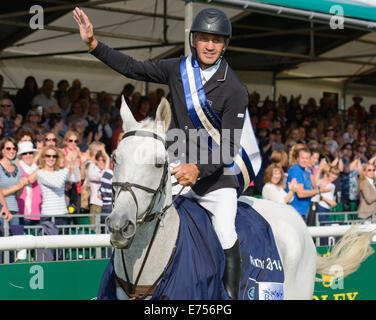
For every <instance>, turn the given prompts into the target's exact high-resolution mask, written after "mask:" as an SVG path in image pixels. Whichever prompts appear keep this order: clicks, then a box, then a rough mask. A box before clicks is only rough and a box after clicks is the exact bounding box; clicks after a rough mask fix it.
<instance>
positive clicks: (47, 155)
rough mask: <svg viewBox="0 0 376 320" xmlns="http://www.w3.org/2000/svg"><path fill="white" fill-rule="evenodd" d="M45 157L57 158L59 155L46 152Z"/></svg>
mask: <svg viewBox="0 0 376 320" xmlns="http://www.w3.org/2000/svg"><path fill="white" fill-rule="evenodd" d="M45 157H46V158H53V159H57V155H56V154H46V155H45Z"/></svg>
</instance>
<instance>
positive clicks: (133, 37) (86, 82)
mask: <svg viewBox="0 0 376 320" xmlns="http://www.w3.org/2000/svg"><path fill="white" fill-rule="evenodd" d="M40 2H45V3H51V2H52V3H56V5H59V4H60V5H61V4H62V3H65V4H66V2H61V1H58V0H56V1H52V0H44V1H40ZM101 2H102V4H98V5H96V7H95V8H93V7H88V6H87V4H89V5H90V3H98V1H88V2H87V3H86V5H83V6H82V7H81V8H82V9H83V10H84V11H85V12H86V14H87V15H88V16H89V18H90V20H91V21H92V23H93V25H94V28H95V32H96V34H97V36H96V37H97V38H98V40H100V41H103V42H104V43H106V44H107V45H109V46H110V47H115V48H120V47H121V48H130V47H134V46H141V47H142V46H149V45H153V46H154V47H152V48H146V47H145V48H143V49H137V50H136V49H134V50H130V49H127V50H124V52H125V53H126V54H129V55H131V56H132V57H134V58H136V59H139V60H145V59H158V58H163V57H166V56H168V55H169V54H171V53H172V52H179V50H180V51H181V50H182V48H183V47H184V40H185V38H186V33H185V31H186V29H187V28H186V26H185V24H186V21H187V13H189V11H187V6H189V8H188V10H191V9H192V11H193V12H192V14H193V16H194V15H195V14H197V13H198V12H199V11H200V10H201V9H203V8H205V7H212V6H215V7H218V8H220V9H222V10H224V11H225V12H226V13H227V15H228V16H229V18H230V19H231V20H232V22H233V23H234V22H235V23H236V21H237V20H238V19H240V18H241V17H245V16H246V15H249V23H250V24H251V23H252V9H250V8H244V7H243V8H242V7H239V6H234V7H233V8H230V5H229V3H230V4H231V2H232V1H231V0H227V1H211V2H209V3H204V1H198V2H192V3H191V2H187V3H186V2H185V1H181V0H165V1H161V0H160V1H157V0H154V1H153V0H129V1H108V2H107V3H105V1H101ZM239 2H241V1H233V3H234V4H235V3H236V4H239ZM243 2H247V1H246V0H243ZM255 2H257V1H250V0H249V1H248V3H249V4H252V3H255ZM306 2H307V1H306ZM164 4H165V5H166V6H164ZM72 7H73V6H72ZM165 8H166V20H165V19H164V18H163V16H164V10H165ZM72 9H73V8H72ZM246 9H247V10H246ZM31 16H32V15H28V16H25V21H24V24H25V27H26V26H27V24H28V23H29V19H30V17H31ZM153 16H154V17H153ZM1 19H2V17H1V15H0V20H1ZM4 19H5V20H7V21H9V20H11V17H8V18H6V17H5V18H4ZM268 19H273V16H270V17H269V18H268ZM188 22H189V21H188ZM10 23H11V21H9V24H10ZM165 23H166V25H167V26H168V28H167V30H166V29H165ZM271 31H273V30H271ZM371 31H373V30H371ZM292 36H293V35H292ZM166 41H167V42H168V43H170V44H172V45H165V44H166V43H165V42H166ZM375 44H376V35H375V32H370V33H368V34H365V35H364V34H363V35H362V36H361V37H360V38H357V39H354V40H353V41H350V42H347V43H345V44H343V45H341V46H338V47H336V48H334V49H332V50H329V51H327V52H325V53H323V54H322V55H319V56H317V57H316V59H315V60H312V61H310V60H309V59H306V60H305V61H304V62H301V63H299V64H298V65H297V66H295V67H294V68H292V69H289V70H285V71H282V72H280V73H277V74H275V75H273V73H272V72H262V71H244V70H236V72H237V73H238V74H239V76H240V77H241V79H242V80H243V81H244V82H246V83H247V86H248V88H249V90H250V91H251V92H252V91H253V90H256V91H259V92H260V93H261V96H262V97H265V96H266V95H269V96H271V95H272V94H273V90H274V94H278V93H282V94H285V95H287V96H288V95H290V94H298V93H299V92H300V93H302V94H303V99H302V102H304V101H306V100H307V99H308V98H309V97H310V96H313V97H314V98H317V99H319V98H320V97H321V96H322V92H323V91H331V92H336V93H338V94H339V96H344V98H345V99H346V100H344V101H345V102H346V105H347V106H348V105H349V103H351V96H352V95H353V94H355V93H359V94H362V95H363V96H364V97H365V100H364V102H365V105H366V106H367V105H368V104H371V103H373V102H374V101H373V100H375V102H376V93H373V91H374V90H373V86H367V85H356V84H353V83H352V78H351V76H354V75H358V74H360V73H362V74H364V73H371V72H374V71H375V70H376V69H375V67H376V61H375V59H374V58H373V56H371V55H372V54H373V53H376V46H375ZM161 45H165V46H161ZM313 45H314V44H313ZM86 50H87V48H86V46H85V45H84V44H83V43H82V42H81V40H80V36H79V33H78V28H77V26H76V23H75V21H74V19H73V17H72V13H71V11H70V12H69V13H66V14H65V15H63V16H61V17H60V18H58V19H57V20H55V21H53V22H52V23H49V24H48V25H46V26H45V28H44V29H43V30H38V31H35V32H33V33H32V34H30V35H29V36H27V37H25V38H23V39H21V40H19V41H17V42H15V43H14V44H13V45H11V46H8V47H7V48H5V49H4V50H3V51H2V52H1V56H2V57H10V56H13V57H15V56H24V55H34V56H36V57H33V58H22V59H2V60H0V68H1V71H0V73H1V74H3V76H4V78H5V83H4V87H9V88H20V87H22V86H23V82H24V79H25V78H26V77H27V76H29V75H34V76H35V78H36V79H37V81H38V84H39V85H40V84H41V83H42V81H43V79H46V78H50V79H52V80H54V81H55V84H57V82H58V81H59V80H61V79H67V80H68V81H69V82H71V81H72V80H73V79H76V78H78V79H80V80H81V82H82V84H83V86H86V87H88V88H89V89H90V90H91V91H93V92H99V91H102V90H104V91H107V92H111V93H114V94H117V93H119V92H120V91H121V89H122V88H123V86H124V84H125V83H127V82H131V83H133V84H134V85H135V86H136V90H138V91H141V92H143V91H145V84H144V83H140V82H136V81H133V80H129V79H126V78H124V77H123V76H121V75H119V74H117V73H116V72H114V71H113V70H111V69H110V68H109V67H107V66H105V65H104V64H103V63H101V62H99V61H97V60H96V59H95V58H94V57H92V56H91V55H90V54H88V53H80V52H85V51H86ZM228 50H229V51H231V50H235V51H242V50H245V51H247V50H248V51H249V52H251V53H260V54H265V55H277V56H281V57H283V56H284V55H291V54H290V53H287V52H280V51H277V50H276V51H274V52H273V51H270V50H265V52H262V51H260V50H259V49H258V50H253V49H252V48H245V49H244V48H238V47H231V43H230V48H229V49H228ZM64 52H77V53H72V54H69V55H66V54H63V53H64ZM51 53H61V54H60V55H59V54H57V55H53V56H52V55H51V56H44V55H45V54H51ZM359 55H360V57H359ZM363 55H365V56H363ZM295 57H296V58H299V57H300V58H305V57H308V55H306V54H295ZM337 57H352V58H351V59H350V58H348V59H347V61H346V62H343V59H342V60H341V61H333V59H334V58H337ZM333 75H335V77H332V76H333ZM341 75H343V78H341V77H340V76H341ZM323 76H328V78H327V79H325V78H322V77H323ZM273 77H275V78H273ZM289 77H293V78H295V77H309V78H312V77H321V79H312V80H304V81H301V80H298V79H297V80H289V81H286V80H278V78H282V79H286V78H289ZM273 79H274V80H273ZM275 79H277V80H276V81H275ZM155 87H161V86H160V85H157V84H155V85H153V84H151V85H150V88H151V89H152V88H155ZM275 87H276V88H275ZM346 95H347V96H346Z"/></svg>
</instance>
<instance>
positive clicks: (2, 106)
mask: <svg viewBox="0 0 376 320" xmlns="http://www.w3.org/2000/svg"><path fill="white" fill-rule="evenodd" d="M12 109H13V103H12V101H11V100H9V99H2V100H0V113H1V114H2V115H4V116H10V114H11V112H12Z"/></svg>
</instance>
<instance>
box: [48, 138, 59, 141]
mask: <svg viewBox="0 0 376 320" xmlns="http://www.w3.org/2000/svg"><path fill="white" fill-rule="evenodd" d="M56 140H57V139H56V138H46V141H56Z"/></svg>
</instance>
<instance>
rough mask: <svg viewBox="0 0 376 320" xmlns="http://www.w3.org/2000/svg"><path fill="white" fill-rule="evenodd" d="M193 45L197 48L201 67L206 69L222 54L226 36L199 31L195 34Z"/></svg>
mask: <svg viewBox="0 0 376 320" xmlns="http://www.w3.org/2000/svg"><path fill="white" fill-rule="evenodd" d="M193 47H194V48H196V51H197V57H198V60H199V63H200V67H201V68H203V69H206V68H208V67H210V66H211V65H213V64H214V63H215V62H216V61H217V60H218V58H219V56H220V55H221V54H222V51H223V49H224V47H225V38H224V37H223V36H220V35H215V34H210V33H203V32H197V33H195V34H194V36H193Z"/></svg>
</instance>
